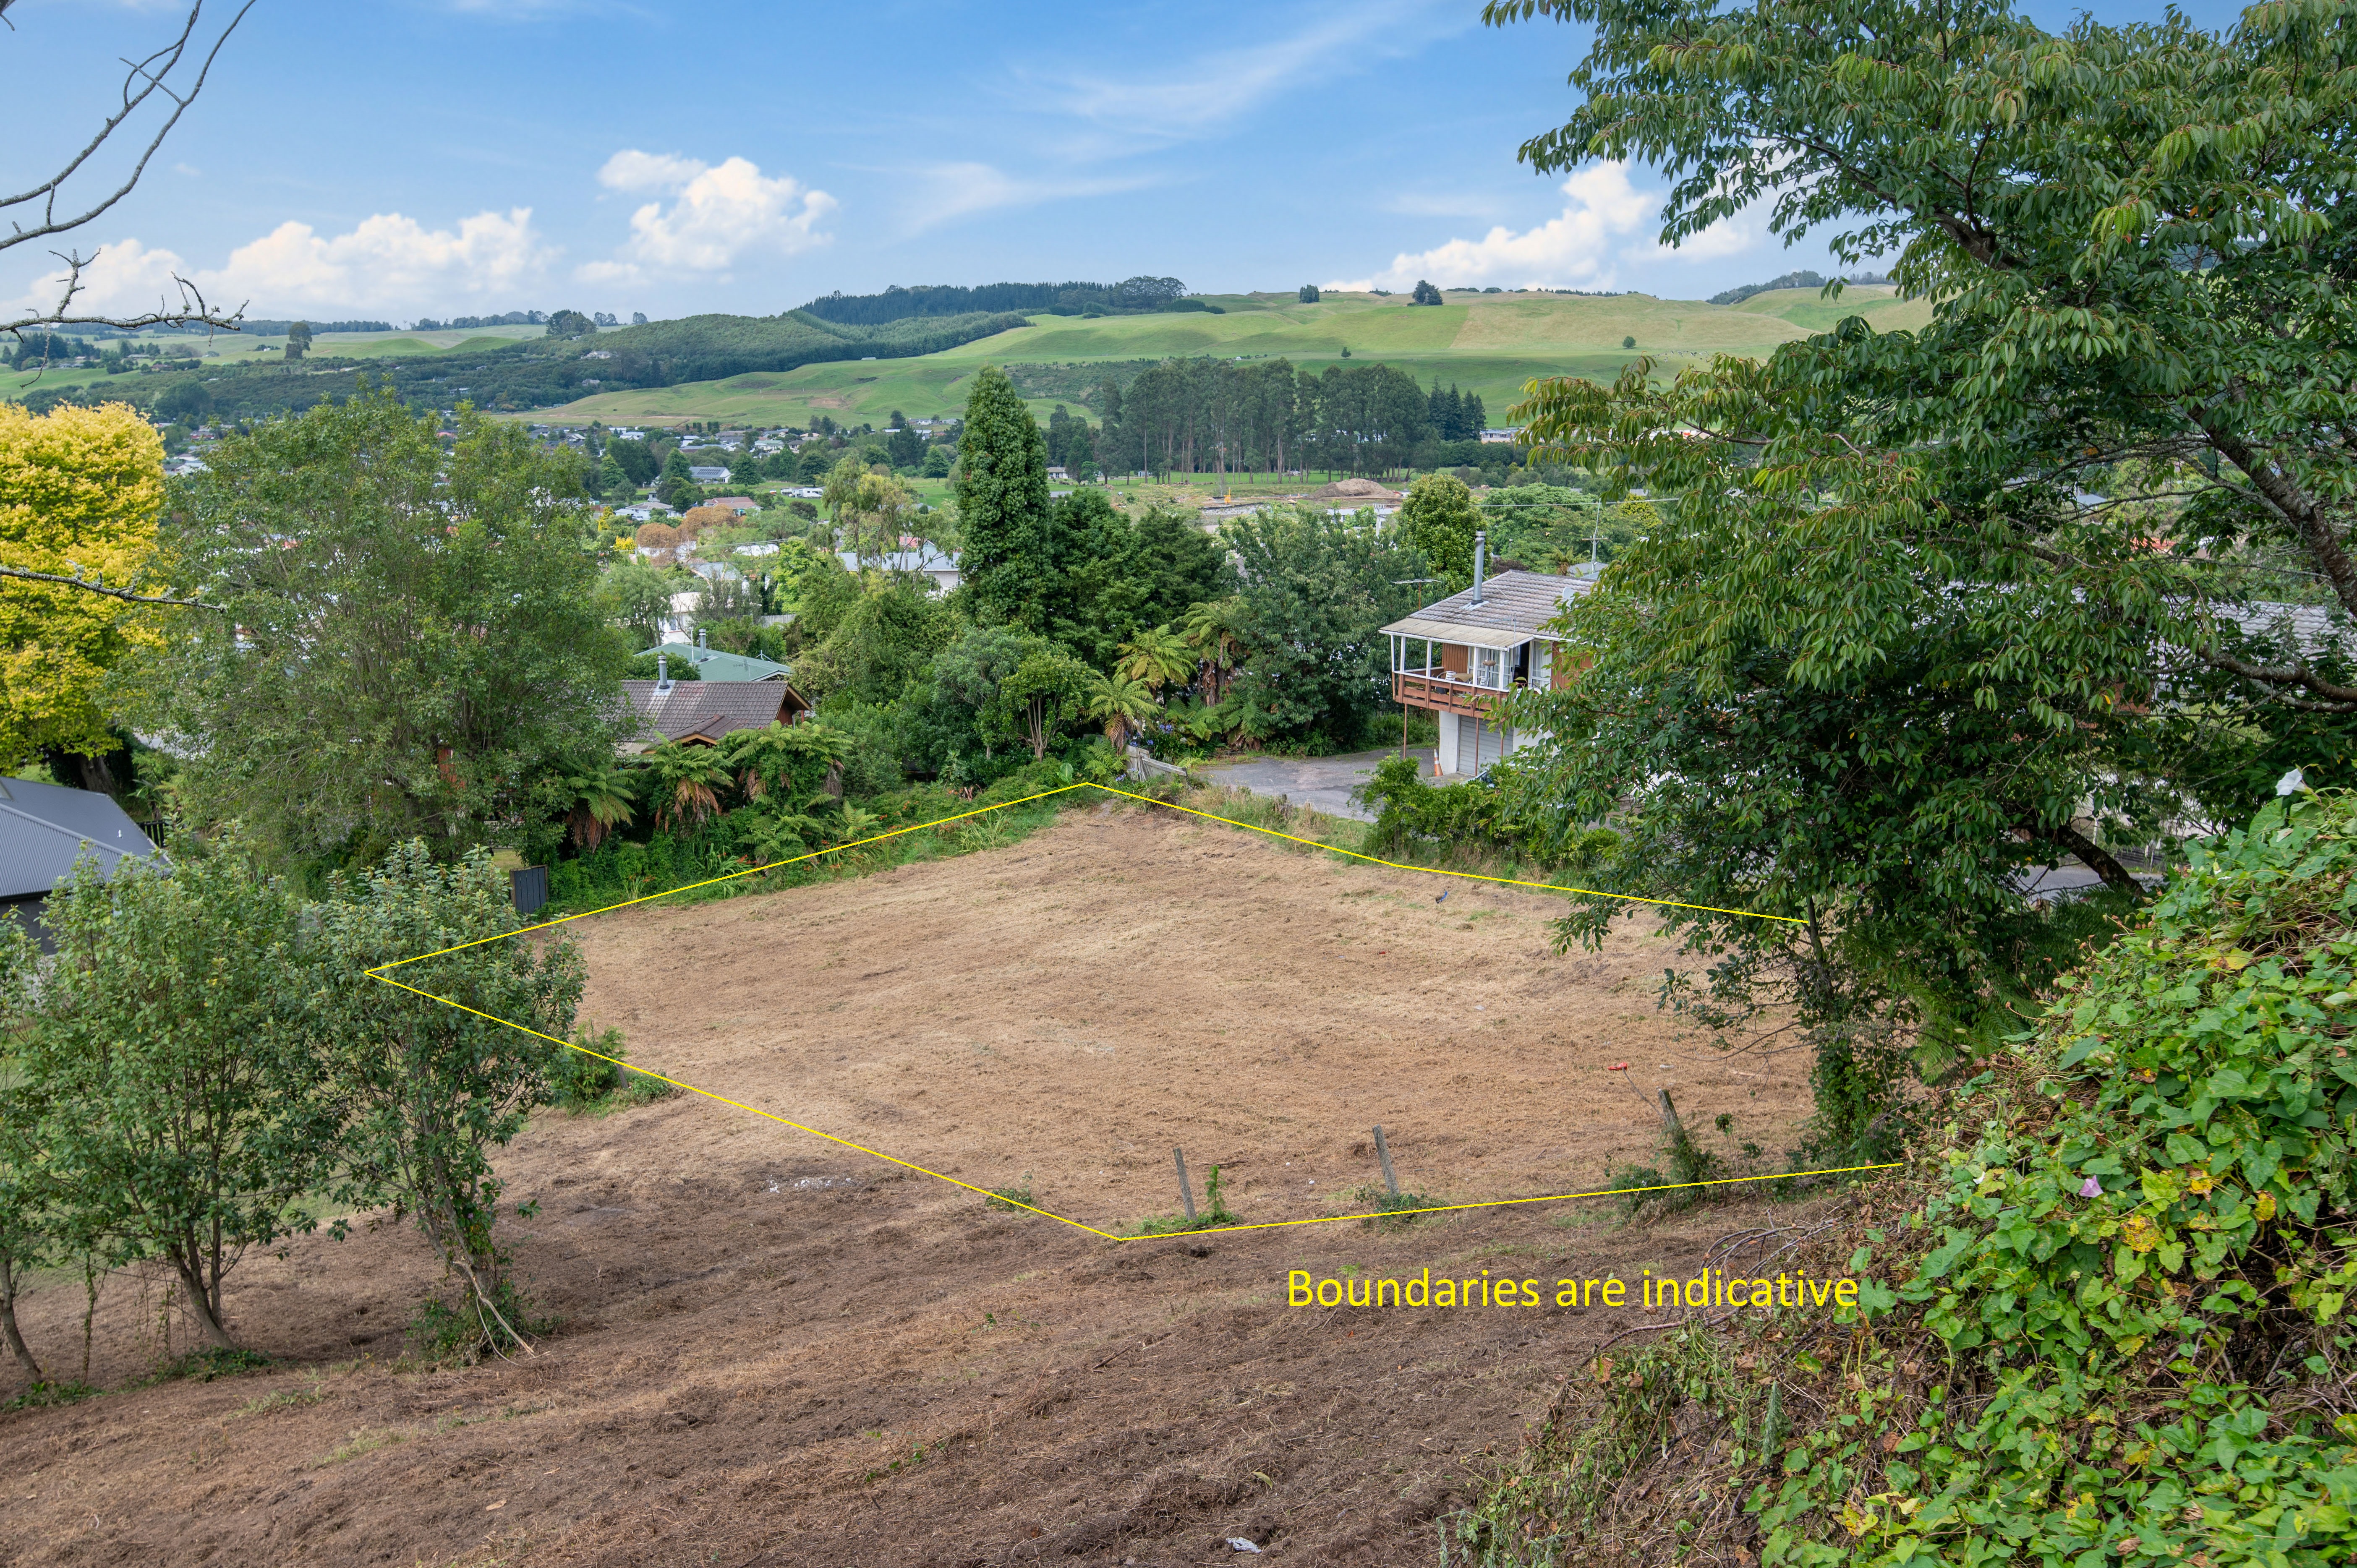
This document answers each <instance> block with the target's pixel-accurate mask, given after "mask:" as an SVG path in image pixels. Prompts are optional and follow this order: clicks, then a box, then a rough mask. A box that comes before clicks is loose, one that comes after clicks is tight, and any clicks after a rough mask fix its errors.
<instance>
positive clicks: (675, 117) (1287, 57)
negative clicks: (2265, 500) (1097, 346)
mask: <svg viewBox="0 0 2357 1568" xmlns="http://www.w3.org/2000/svg"><path fill="white" fill-rule="evenodd" d="M210 4H211V5H213V6H215V7H218V8H220V9H221V10H222V11H223V12H224V13H225V12H226V11H227V9H228V8H229V7H228V6H227V5H224V4H223V0H210ZM2032 9H2033V13H2034V14H2036V15H2038V16H2040V19H2041V20H2044V21H2046V22H2048V24H2049V25H2056V24H2059V23H2060V22H2061V21H2062V20H2063V19H2064V16H2065V15H2066V13H2065V12H2064V11H2063V9H2062V8H2061V7H2046V6H2035V7H2033V8H2032ZM175 10H176V7H174V6H173V5H169V4H167V3H166V0H24V3H22V4H19V5H16V6H15V7H13V8H12V9H11V11H10V13H9V16H10V19H11V20H12V21H13V22H14V23H15V24H16V32H15V33H14V34H13V35H9V36H5V37H0V61H5V64H6V65H7V67H8V68H9V81H10V99H11V104H10V113H9V116H8V122H9V125H10V134H9V136H8V141H7V150H6V151H5V153H0V183H5V184H9V185H12V186H17V187H21V185H22V184H24V183H27V181H26V180H25V178H24V177H25V176H27V174H28V173H33V172H34V171H36V170H37V169H38V171H39V172H42V173H46V172H47V168H48V166H49V163H53V162H54V161H55V156H54V155H57V154H59V153H60V152H62V151H64V150H65V149H66V148H67V147H68V146H69V145H71V144H72V143H73V142H74V141H75V140H76V139H77V134H86V129H85V128H86V127H88V126H89V125H90V124H91V121H92V119H93V117H94V115H95V114H96V113H99V112H100V111H101V106H102V104H103V103H104V102H106V100H107V98H108V96H109V94H110V93H111V92H112V91H113V90H114V87H115V83H116V82H117V81H119V79H120V74H121V71H120V68H119V67H112V68H110V65H109V62H110V61H111V60H112V59H114V58H115V57H117V56H119V55H124V54H130V53H135V52H141V51H140V50H138V49H137V48H136V47H135V46H139V45H141V44H147V45H148V46H149V47H152V46H153V43H154V42H156V41H160V40H161V38H163V36H165V35H166V34H167V32H168V31H169V30H170V27H171V26H172V24H173V23H174V21H175ZM2191 10H2192V12H2193V15H2194V16H2196V18H2197V19H2199V20H2203V21H2209V22H2212V23H2215V22H2219V21H2222V20H2223V19H2225V18H2226V17H2227V16H2229V15H2230V14H2231V13H2230V12H2228V11H2227V10H2226V9H2225V8H2224V7H2222V6H2216V5H2196V6H2193V7H2191ZM2097 11H2098V14H2099V15H2103V16H2105V17H2106V19H2114V20H2126V19H2128V18H2129V17H2131V16H2136V15H2153V14H2156V13H2157V12H2158V6H2150V7H2129V6H2119V5H2102V6H2098V7H2097ZM1583 42H1584V38H1583V35H1582V33H1581V32H1580V31H1579V30H1578V29H1576V28H1572V27H1565V26H1562V25H1559V24H1553V23H1546V22H1538V23H1530V24H1523V25H1520V26H1517V27H1511V28H1507V29H1504V30H1502V31H1501V30H1495V29H1491V28H1486V27H1481V26H1480V22H1479V5H1478V0H1447V3H1436V0H1360V3H1359V4H1354V5H1335V4H1328V3H1326V0H1304V3H1301V4H1297V5H1284V6H1279V5H1267V4H1260V5H1246V4H1237V3H1231V0H1197V3H1194V4H1183V5H1182V4H1174V3H1168V0H1137V3H1133V4H1130V5H1125V6H1110V5H1103V4H1101V3H1099V4H1090V5H1078V4H1063V3H1056V4H1044V3H1042V4H1020V3H1017V4H1009V3H1007V0H999V3H996V4H989V5H984V4H972V3H968V0H926V3H924V4H914V3H908V0H868V3H867V4H865V5H857V6H846V5H825V6H814V5H775V4H771V5H736V4H721V3H711V0H707V3H705V4H698V5H688V4H684V3H674V0H636V3H622V0H612V3H590V0H382V3H380V4H377V5H345V4H335V3H328V4H322V3H319V0H261V3H260V4H259V5H256V6H255V8H254V9H253V13H252V14H251V16H248V18H247V19H246V21H245V23H244V25H243V27H242V28H241V29H240V31H239V33H238V35H237V37H236V38H234V39H232V40H231V44H230V46H229V48H228V49H227V50H226V51H225V52H224V53H223V55H222V58H221V64H220V66H219V67H218V68H217V70H216V75H215V78H214V81H213V83H212V85H211V87H210V90H209V91H207V93H206V95H205V96H204V98H203V99H202V100H201V101H200V102H199V104H198V105H197V107H196V108H195V109H194V110H192V111H191V112H190V113H189V115H188V118H187V119H186V120H184V122H183V123H182V125H181V128H180V130H179V131H178V133H176V134H175V135H174V137H173V139H172V140H171V142H170V143H169V144H167V147H166V149H165V151H164V152H163V153H162V154H161V155H160V156H159V157H158V159H157V161H156V166H154V167H153V168H151V170H150V172H149V174H148V176H147V177H146V179H145V181H144V182H143V183H142V185H141V186H140V188H138V189H137V190H136V191H135V193H134V194H133V195H132V196H131V197H130V198H129V199H126V200H125V201H124V202H123V203H122V204H121V205H120V206H119V207H117V208H116V209H113V211H112V212H110V213H108V214H107V215H106V216H105V217H103V218H102V219H101V220H99V221H98V222H97V223H96V224H94V225H93V226H92V228H91V230H90V231H88V232H87V234H86V236H84V237H83V239H82V245H83V248H84V249H85V250H88V249H90V248H92V247H97V248H99V249H100V252H101V253H100V257H99V260H98V263H97V264H96V265H95V266H94V267H93V268H92V269H91V273H90V280H91V295H90V296H89V300H88V303H89V304H91V305H94V306H100V307H103V308H108V309H132V308H137V307H138V306H141V305H142V304H144V303H147V302H149V301H151V300H152V299H153V298H154V296H155V295H156V293H157V291H158V290H159V289H160V288H162V287H163V286H164V285H166V284H167V282H168V278H169V274H171V273H172V272H173V271H175V270H177V271H178V272H180V273H182V274H187V275H189V276H193V277H195V278H197V279H199V282H201V283H202V284H203V285H205V286H206V287H207V289H208V291H209V292H210V293H211V294H213V295H216V296H217V297H221V298H225V299H227V300H228V301H229V302H230V303H231V304H236V303H241V302H250V307H251V310H252V312H253V314H255V315H257V316H269V317H275V316H295V315H308V316H311V317H314V318H319V317H335V316H342V315H346V314H359V315H365V316H373V317H385V318H388V319H393V320H396V321H405V320H408V319H411V318H413V317H419V316H435V317H442V316H450V315H458V314H480V313H488V312H495V311H505V310H514V309H542V310H554V309H558V308H563V307H567V306H570V307H573V308H576V309H581V310H610V311H614V312H616V313H617V314H619V315H621V316H623V317H624V318H625V319H627V318H628V315H629V313H630V312H631V311H634V310H639V311H644V312H646V313H647V314H648V315H649V316H651V317H665V316H677V315H683V314H688V313H691V312H694V311H701V310H727V311H738V312H748V313H761V314H768V313H772V312H776V311H779V310H783V309H786V308H789V307H791V306H796V305H800V304H802V302H804V301H805V300H808V299H810V298H811V297H812V296H813V295H819V294H823V293H826V292H828V291H829V290H832V289H842V290H844V291H845V292H846V293H854V294H857V293H867V292H872V291H874V290H877V289H880V288H882V287H883V286H885V285H888V284H894V283H899V284H917V283H959V284H978V283H989V282H995V281H999V280H1002V279H1017V280H1024V281H1033V280H1040V279H1054V280H1058V281H1060V280H1064V279H1068V278H1070V279H1090V280H1098V281H1105V282H1111V281H1115V280H1118V279H1120V278H1123V277H1127V276H1130V275H1133V274H1139V273H1149V274H1173V275H1176V276H1179V277H1180V278H1183V279H1185V280H1186V281H1187V283H1188V284H1189V285H1190V286H1192V287H1194V288H1196V289H1199V290H1203V291H1229V290H1241V289H1248V288H1261V289H1268V288H1291V287H1293V286H1294V285H1297V284H1301V283H1305V282H1316V283H1320V284H1328V283H1355V284H1361V285H1363V284H1366V283H1369V282H1372V283H1375V284H1378V285H1393V286H1401V287H1405V285H1406V284H1408V283H1412V282H1413V281H1414V280H1415V278H1416V277H1418V276H1428V277H1430V278H1432V279H1433V280H1434V281H1435V282H1438V283H1442V284H1492V283H1494V284H1500V285H1528V284H1543V285H1555V286H1564V287H1586V288H1641V289H1644V290H1646V291H1647V292H1649V293H1653V294H1657V295H1666V296H1672V297H1695V296H1699V295H1707V294H1710V293H1713V292H1715V291H1717V290H1718V289H1721V288H1725V287H1727V286H1729V285H1733V284H1738V283H1741V282H1745V281H1747V280H1749V279H1752V278H1757V277H1766V276H1770V275H1772V274H1776V273H1778V272H1781V271H1783V270H1785V269H1787V268H1789V267H1792V266H1822V265H1824V252H1823V250H1822V249H1821V248H1820V247H1818V246H1817V245H1815V244H1814V243H1813V242H1803V244H1801V245H1799V246H1796V247H1793V248H1792V249H1790V250H1787V249H1786V248H1784V247H1783V246H1782V245H1781V242H1779V241H1778V240H1777V239H1776V238H1775V236H1773V235H1771V234H1770V233H1768V232H1767V231H1766V228H1765V225H1764V224H1760V223H1756V222H1752V223H1745V222H1737V223H1733V224H1730V225H1727V226H1725V227H1724V228H1723V229H1722V230H1721V231H1717V232H1714V233H1711V234H1708V235H1705V236H1702V237H1700V239H1699V241H1698V242H1689V243H1688V245H1687V246H1686V247H1684V248H1683V249H1681V250H1680V251H1678V252H1665V251H1663V250H1661V249H1660V248H1659V247H1657V246H1656V245H1655V244H1654V243H1653V239H1652V236H1653V233H1654V231H1655V229H1656V227H1657V218H1656V215H1657V212H1658V209H1659V207H1660V197H1659V191H1660V188H1661V184H1662V182H1661V181H1660V180H1659V179H1658V178H1657V177H1653V176H1652V174H1651V173H1650V172H1649V171H1646V170H1644V169H1641V168H1631V169H1620V168H1615V167H1607V166H1590V167H1589V168H1587V169H1585V170H1581V171H1577V172H1575V173H1574V174H1573V175H1571V177H1569V178H1568V179H1567V180H1566V178H1564V177H1555V178H1553V179H1543V178H1540V177H1536V176H1534V175H1533V174H1532V173H1531V172H1530V171H1529V170H1528V169H1527V168H1525V167H1523V166H1521V165H1519V164H1518V163H1516V161H1515V158H1514V149H1515V147H1516V146H1517V145H1519V144H1520V142H1521V141H1522V140H1523V138H1524V137H1526V136H1528V135H1530V134H1534V133H1535V132H1537V131H1539V130H1542V129H1544V128H1545V127H1546V126H1548V125H1551V124H1555V123H1557V122H1559V121H1560V120H1561V119H1562V118H1563V117H1564V116H1565V114H1566V113H1567V112H1568V110H1569V107H1570V104H1571V95H1570V91H1569V89H1568V88H1567V87H1566V85H1565V84H1564V80H1563V79H1564V76H1565V74H1566V72H1567V71H1568V70H1569V69H1570V67H1571V65H1572V64H1573V62H1574V60H1575V59H1576V58H1577V52H1578V49H1579V48H1580V47H1581V45H1582V43H1583ZM45 159H46V160H48V161H46V162H45V161H44V160H45ZM32 249H34V248H33V247H19V248H17V249H16V250H15V251H12V252H0V300H6V299H14V298H17V297H19V296H23V297H24V298H26V299H31V298H35V297H38V295H39V280H40V279H42V278H43V277H44V276H45V275H46V274H48V273H49V272H51V271H53V270H54V268H55V263H53V262H52V261H51V260H50V259H49V258H48V256H47V255H45V254H34V255H27V253H26V252H27V251H28V250H32Z"/></svg>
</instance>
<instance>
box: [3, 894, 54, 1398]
mask: <svg viewBox="0 0 2357 1568" xmlns="http://www.w3.org/2000/svg"><path fill="white" fill-rule="evenodd" d="M39 961H40V953H39V950H38V949H37V948H35V947H34V945H33V940H32V937H31V934H30V933H29V932H27V930H26V929H25V927H24V925H23V924H22V923H21V922H20V921H18V920H17V919H16V918H15V917H13V916H9V917H5V918H0V1016H5V1017H6V1018H8V1019H9V1020H11V1022H12V1023H14V1022H15V1021H16V1019H17V1018H18V1015H19V1013H20V1009H22V1008H23V1006H24V1004H25V999H26V998H27V997H29V996H30V995H31V994H32V992H33V988H34V986H35V985H36V984H37V983H38V982H37V979H36V970H37V966H38V963H39ZM12 1054H13V1053H12ZM48 1105H49V1095H48V1089H47V1086H46V1085H44V1084H43V1083H42V1082H40V1081H39V1080H38V1079H34V1078H33V1077H31V1076H30V1075H29V1074H27V1072H25V1071H24V1070H23V1069H21V1068H19V1067H16V1066H14V1065H13V1064H12V1065H11V1066H10V1067H8V1068H5V1069H0V1342H5V1344H6V1346H7V1348H8V1354H9V1355H10V1356H11V1357H13V1358H14V1359H16V1365H17V1366H18V1367H20V1368H22V1369H24V1373H25V1376H26V1377H27V1379H28V1380H31V1381H33V1382H35V1383H39V1382H41V1381H44V1380H45V1379H44V1374H43V1373H42V1371H41V1364H40V1362H39V1361H38V1359H36V1358H35V1357H34V1355H33V1352H32V1349H31V1348H30V1347H28V1346H27V1344H26V1343H25V1336H24V1333H23V1331H22V1330H21V1329H20V1328H19V1327H18V1326H17V1323H16V1297H17V1294H18V1293H19V1292H21V1291H22V1290H23V1289H24V1286H25V1282H26V1279H27V1276H29V1275H30V1274H32V1273H34V1272H35V1271H37V1270H39V1269H42V1268H45V1267H48V1266H49V1265H50V1264H52V1263H54V1262H57V1261H58V1260H59V1256H60V1254H61V1253H62V1252H63V1251H64V1250H65V1248H64V1240H65V1235H66V1224H65V1221H64V1218H63V1214H62V1206H61V1202H60V1200H61V1198H62V1197H63V1196H64V1195H63V1194H62V1193H61V1192H60V1191H59V1186H58V1180H57V1176H56V1174H55V1172H54V1171H53V1169H52V1167H51V1165H50V1163H49V1152H48V1141H47V1140H46V1139H45V1138H43V1137H42V1135H41V1129H42V1126H43V1125H44V1123H46V1122H47V1121H48V1114H49V1112H48Z"/></svg>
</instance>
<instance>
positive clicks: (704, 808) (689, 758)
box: [643, 740, 731, 830]
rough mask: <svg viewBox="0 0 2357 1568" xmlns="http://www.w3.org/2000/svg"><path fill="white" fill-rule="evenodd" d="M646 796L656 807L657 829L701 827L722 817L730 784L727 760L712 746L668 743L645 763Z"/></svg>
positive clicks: (654, 751)
mask: <svg viewBox="0 0 2357 1568" xmlns="http://www.w3.org/2000/svg"><path fill="white" fill-rule="evenodd" d="M643 761H644V764H645V768H646V773H647V781H646V784H645V785H644V787H643V789H644V793H645V796H646V798H647V799H648V800H651V801H652V802H653V803H654V811H655V826H657V827H659V828H672V829H674V830H676V829H679V828H683V827H684V828H692V827H700V826H702V825H703V824H704V823H705V822H710V821H712V820H713V819H714V818H715V817H716V816H718V815H719V814H720V811H721V797H722V796H723V795H724V794H725V793H726V791H727V789H728V786H729V784H730V782H731V780H730V777H729V768H728V763H727V760H726V758H725V757H722V756H721V754H720V752H719V750H718V749H717V748H716V747H713V746H692V745H685V744H683V743H682V742H679V741H675V740H674V741H666V742H664V743H663V744H662V745H661V746H656V747H655V748H654V749H653V750H651V751H650V752H648V753H647V754H646V756H645V757H644V759H643Z"/></svg>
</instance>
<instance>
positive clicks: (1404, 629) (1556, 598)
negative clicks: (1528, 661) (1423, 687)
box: [1383, 572, 1596, 648]
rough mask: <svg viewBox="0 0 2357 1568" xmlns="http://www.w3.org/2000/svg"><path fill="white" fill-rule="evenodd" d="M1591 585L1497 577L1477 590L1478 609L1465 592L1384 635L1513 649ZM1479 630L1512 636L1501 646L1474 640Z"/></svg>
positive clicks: (1543, 577) (1527, 575) (1578, 580)
mask: <svg viewBox="0 0 2357 1568" xmlns="http://www.w3.org/2000/svg"><path fill="white" fill-rule="evenodd" d="M1595 586H1596V584H1595V582H1594V581H1593V580H1592V579H1588V578H1584V577H1555V576H1550V575H1547V574H1546V573H1544V572H1501V573H1499V574H1498V575H1496V576H1494V577H1492V578H1491V579H1490V580H1489V581H1488V582H1486V583H1484V584H1482V585H1481V600H1480V603H1479V604H1476V603H1475V602H1474V600H1473V590H1472V589H1470V588H1468V589H1466V590H1465V591H1464V592H1463V593H1461V594H1451V595H1449V596H1448V597H1447V598H1445V599H1443V600H1441V601H1440V602H1439V603H1438V604H1437V605H1426V606H1425V607H1424V608H1422V609H1420V610H1418V611H1416V612H1415V614H1414V615H1412V616H1410V617H1408V618H1406V619H1405V620H1397V621H1394V622H1393V623H1392V624H1391V625H1389V626H1387V627H1385V628H1383V630H1384V631H1386V632H1395V633H1398V634H1400V635H1402V636H1405V637H1429V638H1433V639H1436V640H1439V641H1445V642H1465V643H1471V644H1474V645H1475V646H1478V647H1481V648H1505V647H1511V646H1512V645H1513V644H1514V643H1517V642H1523V641H1526V640H1528V639H1531V638H1534V637H1541V636H1544V635H1545V633H1544V631H1542V630H1541V628H1544V626H1545V625H1546V623H1547V622H1549V621H1551V620H1553V619H1555V614H1556V612H1557V611H1559V610H1560V609H1562V608H1563V605H1564V601H1565V600H1566V599H1570V598H1574V597H1576V596H1578V595H1581V594H1584V593H1587V591H1588V590H1589V589H1591V588H1593V587H1595ZM1435 628H1437V629H1435ZM1477 631H1487V632H1494V633H1500V634H1511V635H1507V636H1505V637H1504V639H1503V640H1502V641H1501V640H1500V639H1499V638H1497V637H1479V636H1475V635H1473V633H1475V632H1477Z"/></svg>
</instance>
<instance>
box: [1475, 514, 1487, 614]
mask: <svg viewBox="0 0 2357 1568" xmlns="http://www.w3.org/2000/svg"><path fill="white" fill-rule="evenodd" d="M1489 555H1490V531H1489V530H1488V529H1486V528H1477V529H1475V530H1474V531H1473V602H1474V603H1475V604H1477V605H1478V604H1480V602H1481V568H1482V566H1483V565H1484V564H1487V562H1488V560H1489Z"/></svg>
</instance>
